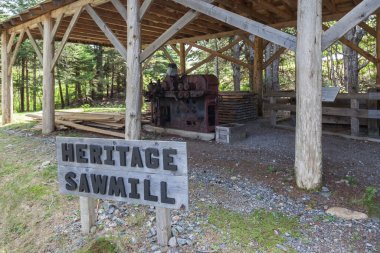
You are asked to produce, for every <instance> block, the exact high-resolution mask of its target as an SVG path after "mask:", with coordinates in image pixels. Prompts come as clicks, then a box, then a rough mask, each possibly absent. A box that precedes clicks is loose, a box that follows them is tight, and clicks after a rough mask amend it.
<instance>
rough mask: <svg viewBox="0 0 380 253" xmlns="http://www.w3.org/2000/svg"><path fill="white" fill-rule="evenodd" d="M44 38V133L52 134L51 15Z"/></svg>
mask: <svg viewBox="0 0 380 253" xmlns="http://www.w3.org/2000/svg"><path fill="white" fill-rule="evenodd" d="M43 25H44V36H43V53H42V57H43V59H42V67H43V78H42V86H43V98H42V108H43V111H42V115H43V117H42V133H43V134H50V133H52V132H53V131H54V129H55V122H54V118H55V114H54V110H55V103H54V91H55V85H54V74H53V72H52V68H51V64H52V62H53V55H54V45H53V43H52V42H51V41H52V40H51V37H50V36H51V31H52V29H53V21H52V18H51V16H50V15H47V16H46V17H45V20H44V21H43Z"/></svg>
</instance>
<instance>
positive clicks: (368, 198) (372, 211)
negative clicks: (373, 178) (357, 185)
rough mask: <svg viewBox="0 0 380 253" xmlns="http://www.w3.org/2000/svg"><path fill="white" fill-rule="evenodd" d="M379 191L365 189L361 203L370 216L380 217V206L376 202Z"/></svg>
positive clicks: (372, 188) (370, 187) (369, 188)
mask: <svg viewBox="0 0 380 253" xmlns="http://www.w3.org/2000/svg"><path fill="white" fill-rule="evenodd" d="M376 195H377V189H376V187H374V186H368V187H367V188H366V189H365V192H364V194H363V197H362V199H361V202H362V204H363V206H364V207H365V208H366V209H367V212H368V214H369V215H370V216H375V217H380V205H379V204H378V203H377V202H376Z"/></svg>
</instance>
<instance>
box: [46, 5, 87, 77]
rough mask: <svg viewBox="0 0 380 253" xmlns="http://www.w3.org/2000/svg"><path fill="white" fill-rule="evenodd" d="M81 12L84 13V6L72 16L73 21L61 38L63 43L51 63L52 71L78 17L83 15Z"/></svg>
mask: <svg viewBox="0 0 380 253" xmlns="http://www.w3.org/2000/svg"><path fill="white" fill-rule="evenodd" d="M81 13H82V8H79V9H78V10H77V11H76V12H75V14H74V16H73V17H72V19H71V21H70V24H69V26H68V27H67V29H66V32H65V34H64V35H63V38H62V40H61V44H60V46H59V48H58V50H57V52H56V53H55V55H54V58H53V62H52V63H51V70H52V71H53V69H54V67H55V65H56V64H57V61H58V59H59V57H60V56H61V54H62V51H63V49H64V48H65V45H66V43H67V40H68V39H69V37H70V34H71V32H72V31H73V29H74V26H75V24H76V23H77V21H78V18H79V16H80V15H81ZM53 34H54V33H52V34H51V35H53ZM52 41H54V38H52ZM52 43H54V42H52Z"/></svg>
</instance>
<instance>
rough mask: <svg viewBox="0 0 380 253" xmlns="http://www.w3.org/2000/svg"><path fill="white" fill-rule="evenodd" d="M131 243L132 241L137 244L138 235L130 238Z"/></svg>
mask: <svg viewBox="0 0 380 253" xmlns="http://www.w3.org/2000/svg"><path fill="white" fill-rule="evenodd" d="M130 243H131V244H132V245H135V244H136V243H137V239H136V237H131V239H130Z"/></svg>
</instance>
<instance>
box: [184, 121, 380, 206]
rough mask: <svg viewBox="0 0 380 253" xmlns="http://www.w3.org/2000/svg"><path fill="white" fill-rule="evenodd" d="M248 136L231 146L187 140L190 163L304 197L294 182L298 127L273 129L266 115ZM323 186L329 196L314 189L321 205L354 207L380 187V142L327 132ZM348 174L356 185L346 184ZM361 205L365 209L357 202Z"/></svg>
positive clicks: (324, 147) (324, 142)
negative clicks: (367, 192) (371, 189)
mask: <svg viewBox="0 0 380 253" xmlns="http://www.w3.org/2000/svg"><path fill="white" fill-rule="evenodd" d="M247 132H248V137H247V139H246V140H244V141H239V142H237V143H234V144H232V145H228V144H217V143H215V142H200V141H192V140H187V141H188V144H189V154H190V166H192V165H195V166H194V167H197V166H196V165H199V164H209V165H212V166H210V169H214V170H217V171H218V173H222V174H224V173H231V174H232V173H235V174H236V173H237V174H240V175H242V176H243V177H246V178H251V179H255V180H258V181H262V182H264V183H265V184H267V185H270V186H271V187H272V188H273V189H275V190H276V191H277V192H279V193H282V194H288V195H290V196H292V197H301V196H302V195H303V194H304V193H305V191H302V190H297V188H296V185H295V182H294V171H293V166H294V154H295V134H294V131H291V130H284V129H278V128H273V127H271V126H270V125H269V123H268V121H267V120H259V121H254V122H251V123H248V124H247ZM322 145H323V147H322V149H323V186H325V187H327V188H328V189H329V190H330V191H331V193H332V194H331V196H330V197H329V198H324V197H322V196H320V195H318V194H315V195H314V197H315V201H316V203H317V204H318V205H319V207H324V206H336V205H342V206H345V207H353V206H355V201H354V200H355V199H359V198H360V197H361V196H362V194H363V191H364V189H365V188H366V187H368V186H373V187H376V188H377V189H378V191H380V143H374V142H367V141H355V140H350V139H344V138H341V137H335V136H328V135H326V136H325V135H324V136H323V144H322ZM347 179H349V180H350V182H351V181H353V182H352V184H351V185H350V184H347V181H345V180H347ZM356 208H360V207H357V206H356Z"/></svg>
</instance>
